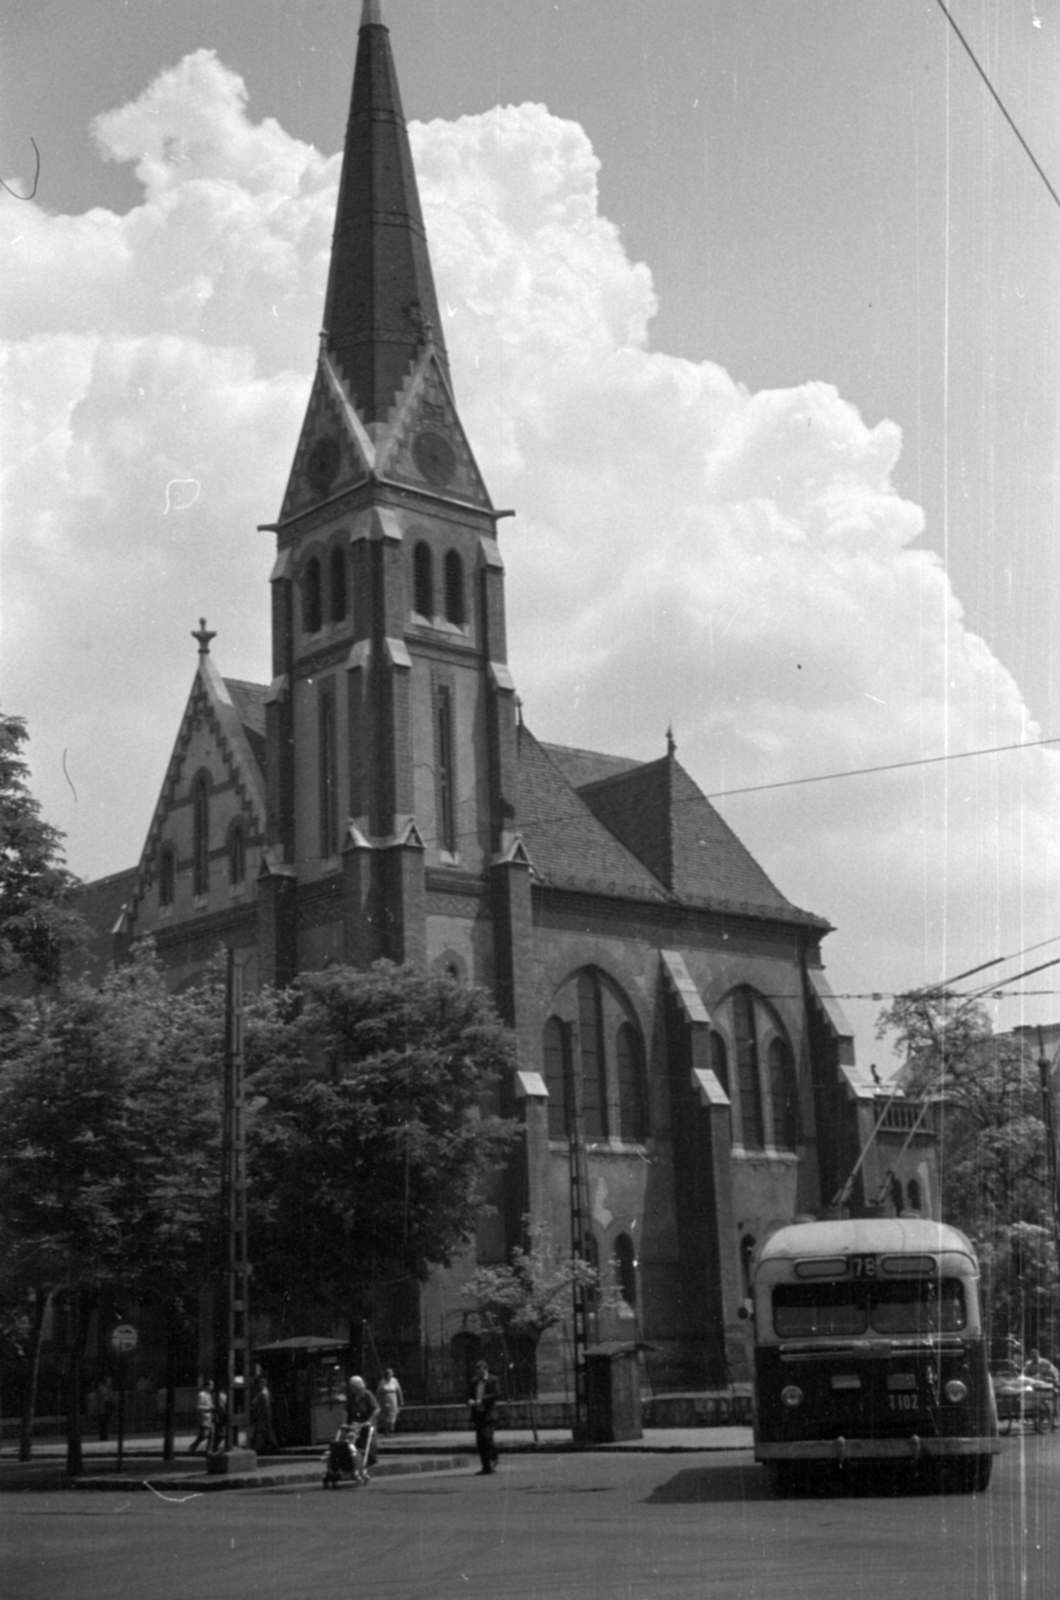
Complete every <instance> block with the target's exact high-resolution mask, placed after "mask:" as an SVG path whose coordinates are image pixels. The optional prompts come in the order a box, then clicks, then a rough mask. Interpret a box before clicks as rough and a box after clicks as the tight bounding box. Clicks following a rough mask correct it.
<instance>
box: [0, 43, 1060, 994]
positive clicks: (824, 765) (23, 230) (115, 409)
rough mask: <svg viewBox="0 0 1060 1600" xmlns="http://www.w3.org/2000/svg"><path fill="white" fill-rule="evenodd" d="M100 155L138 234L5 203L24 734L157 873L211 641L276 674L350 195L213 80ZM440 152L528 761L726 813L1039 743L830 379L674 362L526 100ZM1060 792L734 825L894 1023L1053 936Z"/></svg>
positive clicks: (1045, 768) (1044, 779) (206, 69)
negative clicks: (681, 777) (755, 787)
mask: <svg viewBox="0 0 1060 1600" xmlns="http://www.w3.org/2000/svg"><path fill="white" fill-rule="evenodd" d="M94 132H95V136H96V138H97V140H98V142H99V145H100V149H101V153H102V155H103V156H104V157H105V158H106V159H110V160H118V161H124V162H129V163H132V164H133V165H134V166H135V169H136V172H137V174H138V176H139V178H140V181H141V183H142V185H143V198H142V201H141V203H140V204H139V205H138V206H136V207H135V208H134V209H133V210H131V211H130V212H129V213H128V214H126V215H125V216H120V217H119V216H114V215H112V214H111V213H108V212H105V211H102V210H95V211H90V212H88V213H86V214H85V215H84V216H79V217H61V216H52V215H49V214H48V213H47V212H45V211H44V210H43V209H42V208H41V207H39V206H36V205H32V206H18V207H17V208H16V207H13V206H11V205H5V206H3V207H0V227H3V228H4V230H5V233H6V239H5V243H6V244H7V247H8V249H7V256H8V258H9V259H10V260H11V261H12V262H14V263H15V267H14V271H13V274H12V276H11V277H10V278H9V280H8V282H7V283H6V284H5V294H4V300H3V309H2V316H3V332H4V335H5V354H4V360H5V384H4V393H5V417H4V424H3V426H4V437H5V441H6V447H5V467H4V494H5V502H6V505H5V535H6V537H5V545H6V553H5V588H6V595H5V611H6V624H7V625H6V628H5V634H6V640H5V644H6V650H7V664H6V668H5V704H6V705H7V706H10V707H11V708H12V709H16V710H20V711H24V712H25V713H26V714H28V716H29V718H30V721H31V729H32V732H33V735H34V750H35V757H36V782H37V788H38V792H39V793H40V795H41V797H42V800H43V802H44V804H45V807H46V809H47V811H48V813H49V815H51V816H52V817H53V819H54V820H55V821H56V822H57V823H58V824H59V825H60V826H62V827H64V828H65V829H66V830H67V832H68V834H69V836H70V847H71V857H72V861H73V864H74V866H75V867H77V868H79V869H80V870H83V871H88V872H91V873H97V872H100V871H107V870H113V869H115V868H117V867H119V866H121V865H123V864H125V863H127V862H129V861H131V860H133V859H134V858H135V856H136V854H137V851H138V849H139V845H140V842H141V838H142V834H143V831H144V828H145V827H146V822H147V818H148V815H149V811H150V807H151V805H152V804H153V802H154V799H155V795H156V793H157V786H158V781H159V779H160V776H161V772H162V770H163V768H164V763H165V760H166V757H167V754H168V749H169V744H170V742H171V740H172V737H173V734H174V732H175V727H176V718H177V716H178V715H179V711H180V706H181V704H182V702H183V698H184V695H185V694H186V691H187V685H188V682H189V681H190V676H191V671H192V668H193V664H194V660H193V655H192V650H193V646H192V645H191V643H190V641H189V640H188V639H187V637H186V636H187V633H188V631H189V629H190V628H191V627H193V626H194V625H195V622H196V619H197V618H198V617H199V616H200V615H203V614H205V615H207V617H208V618H209V621H210V623H211V625H212V626H214V627H217V629H218V633H219V637H218V640H217V643H216V645H215V646H214V649H215V652H216V654H217V655H218V659H219V661H220V664H221V666H222V668H223V670H224V671H225V672H227V673H229V674H231V675H239V676H246V677H257V678H263V677H265V676H266V675H267V663H268V644H267V631H266V630H267V625H268V605H267V599H266V577H267V572H268V567H269V565H270V560H271V549H270V540H269V538H268V536H267V535H264V534H259V533H257V532H256V531H255V526H256V524H257V523H259V522H265V521H268V520H270V519H271V518H272V517H273V516H274V515H275V513H276V510H277V509H278V506H279V502H280V498H281V495H282V491H283V485H284V482H285V478H286V473H287V470H288V468H289V465H290V461H291V457H292V453H293V450H294V445H295V442H296V438H297V430H298V426H299V423H300V420H301V414H302V408H303V405H304V402H305V397H306V394H307V391H308V383H309V378H310V374H311V370H312V364H313V360H314V355H315V348H316V338H315V335H316V329H317V327H318V325H319V317H320V309H321V306H322V303H323V293H324V284H325V277H326V267H327V256H328V251H329V248H330V236H331V226H332V216H333V207H334V197H335V186H336V183H337V179H338V161H337V158H336V157H324V156H322V155H321V154H320V153H318V152H317V151H315V150H313V149H311V148H310V147H308V146H306V145H304V144H301V143H299V142H298V141H297V140H294V139H292V138H290V137H289V136H288V135H287V134H286V133H285V132H284V130H283V129H282V128H280V127H279V126H278V124H276V123H275V122H274V121H271V120H269V119H266V120H265V121H262V122H256V121H254V120H253V119H252V117H251V115H250V114H249V112H248V108H247V104H246V93H245V89H244V86H243V84H242V82H241V81H240V80H239V78H238V77H236V76H235V75H234V74H233V73H231V72H230V71H228V70H227V69H226V68H225V67H224V66H223V65H222V64H221V63H220V62H218V61H217V60H216V58H215V57H214V56H213V55H212V54H211V53H210V52H206V51H200V52H197V53H196V54H195V55H192V56H189V57H188V58H186V59H185V60H184V61H182V62H181V63H180V64H179V65H178V66H177V67H175V68H174V69H172V70H171V71H168V72H165V73H163V74H162V75H161V76H160V77H159V78H158V79H157V80H156V81H155V82H154V83H153V84H152V85H151V86H150V87H149V88H148V89H147V90H146V91H145V93H144V94H143V95H142V96H140V97H139V98H138V99H137V100H136V101H134V102H133V103H132V104H130V105H128V106H125V107H123V108H121V109H120V110H117V111H113V112H109V113H107V114H106V115H104V116H101V117H100V118H99V119H98V120H97V122H96V124H95V129H94ZM413 144H414V153H415V157H416V162H417V168H418V171H419V174H420V183H421V193H422V197H423V202H424V209H425V213H426V217H427V225H428V231H429V234H430V238H431V244H432V254H433V258H434V263H435V270H436V276H437V279H438V289H439V299H440V302H441V305H442V314H443V316H444V317H445V318H446V324H447V325H446V338H447V343H448V345H449V349H450V353H451V356H452V360H453V369H454V376H455V382H456V387H457V397H458V401H459V404H460V407H461V412H462V415H463V418H464V421H465V424H466V426H467V429H468V432H469V434H470V437H471V439H472V441H473V445H474V447H475V449H476V452H477V454H478V457H479V460H480V463H481V465H482V467H483V470H484V472H485V474H486V477H487V481H488V482H489V483H490V486H491V490H492V492H493V495H494V499H495V502H496V503H497V504H500V505H506V506H507V505H511V506H515V507H516V508H517V509H518V513H519V515H518V518H517V519H516V520H515V521H514V522H507V523H505V524H503V528H502V539H503V548H504V551H505V557H506V562H507V569H508V599H509V618H510V628H511V640H512V656H513V666H514V669H515V673H516V678H517V681H518V683H519V685H520V689H521V692H522V694H523V697H524V700H525V702H526V714H527V717H528V720H529V721H530V723H531V725H532V726H533V727H534V729H535V731H537V732H538V733H539V734H540V735H542V736H543V737H546V738H550V739H556V740H560V741H569V742H571V743H578V744H584V745H588V746H592V747H597V748H607V749H612V750H616V751H622V752H624V753H628V754H631V755H635V756H641V757H652V756H655V755H657V754H659V753H661V751H662V749H663V748H664V734H665V729H666V727H667V725H668V724H670V723H672V724H673V727H674V730H675V733H676V735H677V739H678V745H679V757H680V759H681V760H682V761H683V762H684V764H685V765H686V766H687V767H688V769H689V770H690V771H691V772H692V774H693V775H694V776H695V777H696V778H697V780H698V781H699V782H700V784H701V786H702V787H703V788H704V789H705V790H707V791H708V792H711V791H717V790H721V789H731V788H738V787H743V786H745V785H750V784H769V783H778V782H781V781H783V780H787V779H792V778H798V777H803V776H806V775H809V774H812V773H815V772H822V771H828V772H837V771H843V770H846V769H849V768H853V767H863V766H870V765H871V766H882V765H885V764H887V763H892V762H906V761H909V760H912V759H915V758H917V757H921V756H925V757H926V756H935V755H937V754H940V753H942V752H944V751H946V750H968V749H975V748H977V747H982V746H992V745H1000V744H1007V743H1014V742H1017V741H1021V740H1023V741H1025V740H1031V739H1033V738H1035V737H1037V736H1038V734H1037V729H1036V728H1035V727H1034V725H1033V724H1032V723H1031V722H1030V721H1029V720H1028V718H1027V714H1026V711H1025V708H1024V706H1023V703H1022V700H1021V696H1020V693H1019V689H1018V686H1017V685H1016V684H1015V683H1014V682H1013V680H1012V679H1011V677H1010V676H1009V675H1008V674H1007V673H1006V671H1005V670H1004V668H1003V667H1002V666H1001V664H1000V663H999V662H998V661H997V660H996V659H995V658H994V657H993V656H992V654H991V652H990V650H989V649H988V647H987V646H986V644H984V642H983V641H982V640H981V639H978V638H976V637H975V636H974V635H972V634H971V633H970V632H969V631H968V629H967V628H966V626H965V624H964V621H963V618H962V612H961V607H960V604H959V602H958V600H957V598H956V597H955V596H954V594H953V591H952V589H951V586H950V583H949V580H948V578H947V576H946V573H945V571H944V570H943V568H942V566H941V565H940V563H939V562H938V560H937V559H936V558H935V557H934V556H933V555H931V554H930V553H929V552H928V551H926V550H925V549H923V548H921V547H920V546H919V545H918V543H917V540H918V536H919V535H920V533H921V532H922V530H923V519H922V515H921V512H920V510H919V509H918V508H917V507H916V506H914V505H912V504H910V503H909V502H908V501H905V500H903V499H901V498H900V497H899V496H898V494H897V493H896V492H895V490H894V488H893V486H892V473H893V470H894V466H895V463H896V461H897V459H898V456H899V452H900V449H901V435H900V430H899V428H898V426H896V424H895V423H894V422H892V421H887V420H882V419H877V420H874V421H869V420H866V419H865V418H863V417H862V416H861V415H860V414H859V412H858V410H857V407H856V398H857V397H856V396H853V397H849V398H844V397H843V396H840V395H839V394H838V393H837V392H836V391H835V389H834V388H833V387H831V386H829V385H828V384H827V383H824V382H819V381H814V376H815V375H814V374H807V375H806V376H807V381H806V383H804V384H803V385H801V386H799V387H797V388H792V389H788V390H782V391H771V392H766V393H758V394H751V393H748V391H747V390H746V389H745V388H744V387H743V386H742V385H741V384H740V382H739V374H738V373H737V374H734V375H730V374H728V373H726V372H725V371H723V370H722V369H721V368H720V367H718V366H716V365H713V364H711V363H709V362H702V363H692V362H689V361H685V360H682V359H680V358H679V357H676V356H672V355H666V354H663V353H661V352H658V351H654V350H653V349H652V348H651V344H650V328H651V320H652V316H653V314H654V310H655V298H654V290H653V286H652V281H651V275H650V271H649V269H648V267H647V266H645V265H643V264H638V263H633V262H631V261H630V260H629V259H628V257H627V255H626V253H625V251H624V249H623V246H622V242H621V239H620V237H619V234H618V231H617V230H616V228H615V227H614V226H613V225H612V224H611V223H610V222H609V221H608V220H607V219H606V218H605V217H603V216H601V215H600V212H599V207H598V199H597V170H598V164H597V161H596V157H595V155H594V153H593V151H592V148H591V146H590V143H589V141H588V139H587V137H586V136H585V134H584V132H583V131H582V130H581V129H580V128H579V127H577V126H576V125H574V124H572V123H570V122H564V121H561V120H559V119H557V118H555V117H553V116H551V115H550V114H549V113H548V112H547V111H546V110H545V109H544V108H542V107H540V106H533V105H526V106H519V107H507V108H501V109H498V110H496V111H493V112H490V113H488V114H486V115H483V116H477V117H465V118H462V119H460V120H459V121H457V122H453V123H441V122H436V123H431V124H428V125H425V126H417V127H414V128H413ZM557 641H562V648H560V649H557ZM64 751H66V752H67V755H68V758H69V764H70V765H71V766H73V767H75V769H76V771H77V774H78V778H79V785H78V787H79V799H78V801H77V802H76V803H75V802H74V801H73V799H72V796H71V793H70V791H69V789H68V787H67V785H66V782H65V779H64V776H63V773H62V763H61V759H60V757H61V755H62V752H64ZM1057 759H1058V758H1057V757H1056V756H1055V755H1054V754H1053V753H1051V752H1045V751H1038V752H1029V753H1026V754H1021V755H1019V756H998V757H992V758H988V759H986V760H979V761H974V762H965V763H955V764H952V765H949V766H934V767H922V768H914V769H911V770H907V771H904V772H899V773H894V774H890V775H882V774H881V775H880V776H878V777H875V778H871V779H864V778H863V779H854V780H849V781H847V782H835V783H832V784H827V785H820V786H813V787H806V788H789V789H778V790H772V791H768V792H766V793H763V794H761V795H758V796H754V797H747V798H743V799H739V800H737V799H733V800H731V801H728V802H722V805H721V809H722V810H723V811H724V812H725V814H726V815H727V816H728V817H729V818H730V820H731V821H732V822H733V824H734V825H735V826H736V827H737V829H738V831H739V832H740V833H741V834H742V836H743V837H744V838H745V840H746V841H747V843H748V844H749V845H750V846H751V847H752V849H754V850H755V852H756V853H757V854H758V856H759V858H760V859H761V861H762V863H763V865H764V866H765V867H766V869H767V870H768V871H769V872H770V874H771V875H772V876H773V877H774V878H775V880H776V881H777V882H778V884H779V886H780V887H781V888H782V889H783V890H784V891H785V892H786V893H787V894H788V895H789V896H790V897H791V898H792V899H794V900H795V901H796V902H797V903H801V904H804V905H807V906H809V907H810V908H811V909H813V910H816V911H819V912H821V913H822V914H824V915H826V916H829V917H831V918H832V919H833V920H834V921H835V922H836V923H837V924H838V926H839V933H838V934H837V935H836V936H834V937H833V938H832V939H831V940H829V942H828V947H827V951H826V953H827V956H828V960H829V964H830V967H831V970H832V972H833V975H834V976H836V977H837V978H838V981H839V983H840V985H841V986H842V987H853V988H855V989H858V990H884V989H887V988H890V987H894V986H897V985H909V984H913V983H916V982H919V981H927V980H929V979H937V978H939V977H941V976H944V975H945V972H946V970H947V969H949V970H955V969H956V968H957V967H959V966H964V965H969V966H970V965H972V964H973V962H974V961H975V960H981V959H986V958H987V957H989V956H991V955H994V954H996V953H999V952H1000V951H1001V950H1006V949H1018V948H1019V947H1020V946H1021V945H1023V944H1026V943H1030V942H1031V941H1032V940H1033V939H1035V938H1044V937H1046V936H1047V935H1048V934H1049V933H1050V932H1051V930H1052V926H1053V923H1052V921H1051V919H1052V918H1053V916H1054V910H1055V906H1056V901H1057V884H1058V873H1057V866H1058V863H1057V848H1056V844H1055V842H1054V839H1053V834H1054V827H1053V817H1054V816H1055V813H1056V805H1057V786H1058V785H1057V776H1058V773H1057ZM1009 1020H1011V1018H1010V1019H1009Z"/></svg>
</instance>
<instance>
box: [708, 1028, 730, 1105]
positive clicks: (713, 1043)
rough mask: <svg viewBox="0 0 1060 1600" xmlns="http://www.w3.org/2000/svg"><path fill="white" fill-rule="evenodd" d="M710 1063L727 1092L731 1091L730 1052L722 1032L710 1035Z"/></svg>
mask: <svg viewBox="0 0 1060 1600" xmlns="http://www.w3.org/2000/svg"><path fill="white" fill-rule="evenodd" d="M710 1065H711V1070H712V1071H713V1073H714V1076H715V1077H716V1078H717V1080H718V1082H719V1083H720V1084H721V1086H722V1088H723V1089H724V1090H725V1093H726V1094H728V1092H729V1052H728V1051H727V1050H726V1048H725V1040H724V1039H723V1038H722V1036H721V1034H720V1033H712V1034H711V1036H710Z"/></svg>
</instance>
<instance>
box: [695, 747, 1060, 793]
mask: <svg viewBox="0 0 1060 1600" xmlns="http://www.w3.org/2000/svg"><path fill="white" fill-rule="evenodd" d="M1057 743H1060V734H1053V735H1052V736H1051V737H1050V738H1048V739H1023V740H1021V741H1020V742H1019V744H994V745H988V746H987V747H986V748H985V749H982V750H955V751H952V752H951V753H950V754H949V755H945V756H921V757H919V759H918V760H916V761H888V762H885V763H884V764H883V765H882V766H879V767H849V768H848V769H847V771H846V772H820V773H818V774H817V776H816V777H813V778H781V779H780V780H779V781H778V782H777V783H754V784H750V785H748V787H747V788H746V789H715V790H713V791H712V792H711V793H710V794H708V795H707V799H708V800H727V799H728V798H729V797H730V796H731V795H734V794H762V793H763V792H764V791H765V790H767V789H796V788H798V787H799V785H800V784H804V783H832V782H834V780H835V779H837V778H865V777H868V776H869V775H870V774H872V773H875V772H902V771H903V770H905V769H906V768H908V767H933V766H937V765H938V764H939V763H940V762H943V761H970V760H971V759H972V757H973V756H997V755H1003V754H1004V753H1005V752H1006V751H1009V750H1037V749H1039V748H1040V747H1041V746H1042V745H1043V744H1057Z"/></svg>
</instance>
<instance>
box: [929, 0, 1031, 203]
mask: <svg viewBox="0 0 1060 1600" xmlns="http://www.w3.org/2000/svg"><path fill="white" fill-rule="evenodd" d="M938 7H939V10H940V11H941V12H942V15H943V16H944V17H945V18H946V21H947V22H948V23H949V25H950V27H951V28H952V29H953V31H954V33H955V34H956V35H957V37H958V39H959V40H960V41H961V44H962V45H963V46H964V48H965V50H966V51H967V53H968V59H969V60H970V61H971V63H972V66H973V67H974V68H975V70H976V72H978V74H979V76H980V77H981V78H982V80H983V82H984V83H985V84H986V86H987V88H988V89H989V90H990V93H991V95H992V97H993V99H994V102H995V104H996V105H997V108H998V110H999V111H1000V112H1001V115H1002V116H1003V117H1004V119H1005V121H1006V122H1007V123H1008V125H1009V127H1010V128H1011V129H1012V131H1013V133H1014V134H1015V135H1016V138H1017V139H1018V140H1019V142H1020V144H1021V145H1022V146H1023V149H1024V151H1025V153H1026V155H1027V157H1028V159H1029V161H1030V163H1031V166H1032V167H1033V168H1034V170H1035V172H1036V173H1037V174H1038V176H1039V178H1041V180H1042V182H1043V183H1044V184H1045V187H1046V188H1047V189H1048V191H1049V193H1050V194H1051V195H1052V197H1053V200H1054V201H1055V202H1056V204H1057V206H1060V195H1058V194H1057V192H1056V190H1055V189H1054V188H1053V186H1052V184H1051V183H1050V182H1049V179H1048V178H1047V177H1046V176H1045V173H1044V172H1043V170H1042V167H1041V164H1040V162H1039V161H1038V159H1037V157H1036V156H1035V154H1034V151H1033V150H1032V149H1031V147H1030V145H1029V144H1028V143H1027V141H1026V139H1025V138H1024V137H1023V135H1022V133H1021V132H1020V131H1019V129H1018V128H1017V126H1016V124H1015V123H1014V122H1013V120H1012V118H1011V117H1010V116H1009V114H1008V111H1007V110H1006V109H1005V104H1004V101H1003V100H1002V98H1001V96H1000V95H999V94H998V92H997V90H996V89H995V88H994V85H993V84H992V83H991V82H990V79H989V78H988V77H987V75H986V73H985V72H984V71H983V68H982V67H981V66H980V65H979V62H978V60H977V59H976V55H975V51H974V50H973V49H972V47H971V45H970V44H969V43H968V41H967V39H966V38H965V37H964V34H963V33H962V32H961V30H960V28H958V26H957V24H956V22H955V21H954V20H953V17H952V16H951V15H950V13H949V11H948V10H947V8H946V6H945V5H944V4H943V0H938Z"/></svg>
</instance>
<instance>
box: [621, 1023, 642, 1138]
mask: <svg viewBox="0 0 1060 1600" xmlns="http://www.w3.org/2000/svg"><path fill="white" fill-rule="evenodd" d="M615 1067H616V1070H617V1075H618V1133H619V1138H621V1139H631V1140H635V1141H637V1142H638V1143H639V1141H640V1140H641V1139H643V1138H644V1133H645V1121H646V1118H645V1115H644V1092H645V1083H644V1051H643V1049H642V1047H641V1042H640V1033H639V1032H638V1030H637V1029H636V1028H635V1027H634V1026H633V1024H632V1022H623V1023H622V1024H621V1025H620V1026H619V1029H618V1032H617V1034H616V1035H615Z"/></svg>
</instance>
